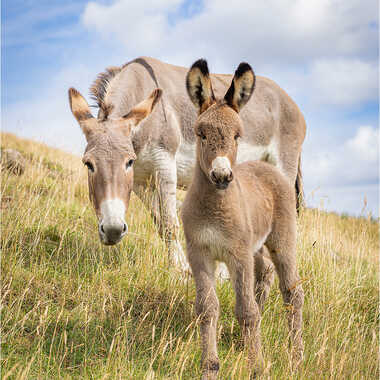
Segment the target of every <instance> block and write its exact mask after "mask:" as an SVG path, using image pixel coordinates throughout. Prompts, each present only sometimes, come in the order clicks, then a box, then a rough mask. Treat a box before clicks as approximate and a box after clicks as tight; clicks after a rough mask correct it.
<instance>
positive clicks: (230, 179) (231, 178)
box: [227, 171, 234, 182]
mask: <svg viewBox="0 0 380 380" xmlns="http://www.w3.org/2000/svg"><path fill="white" fill-rule="evenodd" d="M233 179H234V173H232V171H231V172H230V174H229V175H228V177H227V181H228V182H231V181H232V180H233Z"/></svg>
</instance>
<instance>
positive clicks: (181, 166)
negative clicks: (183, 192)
mask: <svg viewBox="0 0 380 380" xmlns="http://www.w3.org/2000/svg"><path fill="white" fill-rule="evenodd" d="M175 157H176V166H177V185H178V187H182V188H185V189H186V188H187V187H188V186H189V185H190V183H191V179H192V176H193V171H194V166H195V144H187V143H185V144H181V145H180V147H179V149H178V151H177V154H176V156H175Z"/></svg>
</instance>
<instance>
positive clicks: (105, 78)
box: [90, 58, 167, 122]
mask: <svg viewBox="0 0 380 380" xmlns="http://www.w3.org/2000/svg"><path fill="white" fill-rule="evenodd" d="M131 63H138V64H140V65H142V66H143V67H144V68H145V69H146V71H147V72H148V73H149V75H150V77H151V78H152V80H153V82H154V84H155V85H156V87H157V88H159V87H160V86H159V84H158V81H157V77H156V74H155V73H154V71H153V68H152V66H151V65H149V63H148V62H147V61H146V60H145V59H143V58H136V59H134V60H133V61H130V62H128V63H125V64H124V65H123V66H121V67H117V66H111V67H108V68H106V71H105V72H104V73H100V74H99V75H98V77H97V78H96V79H95V81H94V83H93V84H92V86H91V87H90V93H91V99H93V100H94V101H95V102H96V104H97V106H98V107H99V108H100V109H101V110H103V112H104V115H105V117H107V115H108V113H109V105H107V104H105V102H104V99H105V97H106V94H107V90H108V84H109V82H110V81H111V80H112V79H113V78H114V77H115V76H116V75H117V74H119V73H120V72H121V71H122V70H123V69H124V68H126V67H127V66H128V65H130V64H131ZM161 105H162V112H163V114H164V118H165V122H166V121H167V119H166V112H165V107H164V101H163V99H162V97H161Z"/></svg>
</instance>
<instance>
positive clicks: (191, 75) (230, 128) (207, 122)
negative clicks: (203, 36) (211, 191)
mask: <svg viewBox="0 0 380 380" xmlns="http://www.w3.org/2000/svg"><path fill="white" fill-rule="evenodd" d="M186 87H187V92H188V94H189V97H190V99H191V101H192V102H193V104H194V105H195V107H196V108H197V109H198V113H199V116H198V119H197V121H196V124H195V134H196V135H197V136H198V139H197V156H198V160H199V164H200V167H201V169H202V171H203V172H204V173H205V175H206V176H207V177H208V178H209V180H210V181H211V182H212V183H213V184H214V185H215V186H216V187H217V188H218V189H226V188H227V187H228V185H229V183H230V182H231V181H232V180H233V178H234V175H233V166H234V164H235V162H236V155H237V145H238V139H239V137H240V136H241V135H242V133H243V126H242V122H241V119H240V116H239V112H240V110H241V109H242V107H243V106H244V105H245V104H246V103H247V102H248V100H249V99H250V97H251V95H252V93H253V90H254V88H255V74H254V72H253V70H252V68H251V66H249V65H248V63H241V64H240V65H239V67H238V68H237V70H236V72H235V76H234V77H233V79H232V83H231V86H230V88H229V89H228V91H227V93H226V95H225V96H224V98H223V99H215V96H214V91H213V89H212V85H211V79H210V75H209V71H208V67H207V62H206V61H205V60H203V59H200V60H198V61H196V62H195V63H194V64H193V66H192V67H191V68H190V70H189V72H188V74H187V78H186Z"/></svg>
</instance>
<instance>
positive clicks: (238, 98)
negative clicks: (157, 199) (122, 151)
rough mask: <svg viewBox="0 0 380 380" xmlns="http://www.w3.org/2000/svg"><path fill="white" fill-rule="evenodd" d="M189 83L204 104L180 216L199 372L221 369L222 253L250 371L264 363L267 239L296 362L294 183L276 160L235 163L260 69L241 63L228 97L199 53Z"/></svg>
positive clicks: (206, 374) (298, 301) (299, 296)
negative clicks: (218, 275) (218, 280)
mask: <svg viewBox="0 0 380 380" xmlns="http://www.w3.org/2000/svg"><path fill="white" fill-rule="evenodd" d="M186 85H187V91H188V94H189V96H190V99H191V100H192V102H193V104H194V105H195V106H196V107H197V109H198V111H199V116H198V119H197V121H196V124H195V133H196V135H197V136H198V138H197V161H196V166H195V170H194V176H193V181H192V184H191V186H190V189H189V191H188V192H187V195H186V199H185V201H184V204H183V207H182V220H183V225H184V231H185V237H186V245H187V256H188V260H189V263H190V266H191V270H192V272H193V276H194V280H195V284H196V292H197V295H196V312H197V314H198V316H199V319H200V331H201V336H202V373H203V375H202V379H216V377H217V373H218V370H219V359H218V353H217V344H216V340H217V320H218V316H219V301H218V298H217V295H216V291H215V268H216V262H217V261H222V262H225V263H226V265H227V267H228V269H229V272H230V274H231V279H232V282H233V285H234V288H235V294H236V308H235V313H236V317H237V319H238V321H239V324H240V326H241V329H242V336H243V339H244V345H245V347H246V349H247V351H248V358H249V363H250V372H251V374H252V375H253V374H256V373H260V372H262V370H263V366H264V362H263V357H262V353H261V339H260V330H259V327H260V308H261V307H262V303H263V302H264V300H265V297H266V295H267V294H268V291H269V286H270V281H269V283H268V276H266V275H265V273H264V271H265V269H266V268H268V265H266V263H265V262H264V260H265V258H264V256H263V250H264V249H266V247H268V249H269V252H270V257H271V259H272V261H273V263H274V265H275V268H276V271H277V274H278V276H279V279H280V289H281V292H282V296H283V299H284V302H285V304H287V305H288V307H287V313H288V324H289V328H290V332H291V341H292V343H293V344H292V359H293V363H295V364H296V365H297V364H298V363H299V362H300V361H301V359H302V356H303V343H302V336H301V327H302V305H303V297H304V296H303V290H302V286H301V285H300V283H299V276H298V272H297V267H296V256H295V250H296V207H295V202H296V199H295V192H294V188H293V186H292V185H291V184H290V182H289V181H288V180H287V179H286V177H285V176H284V175H283V174H282V173H280V171H279V170H278V169H277V168H275V167H274V166H273V165H270V164H267V163H265V162H261V161H250V162H245V163H243V164H240V165H237V164H236V155H237V147H238V140H239V137H240V136H241V135H242V133H243V126H242V123H241V120H240V117H239V114H238V113H239V111H240V110H241V108H242V107H243V106H244V105H245V104H246V103H247V101H248V100H249V98H250V97H251V95H252V92H253V90H254V87H255V75H254V73H253V71H252V69H251V67H250V66H249V65H248V64H247V63H241V64H240V65H239V67H238V69H237V70H236V72H235V76H234V78H233V80H232V83H231V86H230V88H229V89H228V91H227V93H226V95H225V96H224V98H223V99H219V100H216V99H215V96H214V92H213V89H212V85H211V81H210V77H209V72H208V67H207V62H206V61H204V60H199V61H197V62H195V63H194V64H193V66H192V67H191V69H190V71H189V72H188V75H187V80H186ZM264 244H265V245H266V247H265V246H264ZM255 277H256V283H255ZM255 291H256V299H255Z"/></svg>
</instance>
